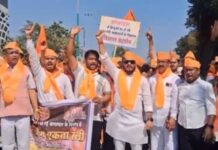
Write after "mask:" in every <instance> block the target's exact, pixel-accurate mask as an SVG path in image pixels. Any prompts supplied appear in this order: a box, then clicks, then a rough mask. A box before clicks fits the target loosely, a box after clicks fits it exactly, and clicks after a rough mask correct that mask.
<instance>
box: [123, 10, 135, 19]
mask: <svg viewBox="0 0 218 150" xmlns="http://www.w3.org/2000/svg"><path fill="white" fill-rule="evenodd" d="M124 19H126V20H132V21H135V20H136V18H135V15H134V13H133V11H132V10H128V13H127V15H126V16H125V17H124Z"/></svg>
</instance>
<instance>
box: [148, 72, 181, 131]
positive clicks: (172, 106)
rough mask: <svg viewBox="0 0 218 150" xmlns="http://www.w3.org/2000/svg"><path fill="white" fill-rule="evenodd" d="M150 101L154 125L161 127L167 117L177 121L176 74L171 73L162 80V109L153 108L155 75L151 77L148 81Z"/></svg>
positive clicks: (177, 80) (177, 78)
mask: <svg viewBox="0 0 218 150" xmlns="http://www.w3.org/2000/svg"><path fill="white" fill-rule="evenodd" d="M149 81H150V86H151V93H152V100H153V108H154V112H153V119H154V125H155V126H158V127H162V126H164V124H165V121H166V119H167V117H172V118H174V119H177V108H178V105H177V94H178V88H177V85H178V84H179V81H180V78H179V76H177V75H176V74H174V73H172V74H171V75H169V76H168V77H166V78H164V105H163V107H162V108H157V107H156V106H155V88H156V83H157V80H156V75H154V76H152V77H151V78H150V79H149Z"/></svg>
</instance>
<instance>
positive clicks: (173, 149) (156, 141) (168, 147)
mask: <svg viewBox="0 0 218 150" xmlns="http://www.w3.org/2000/svg"><path fill="white" fill-rule="evenodd" d="M177 149H178V138H177V130H176V129H175V130H174V131H171V132H170V131H168V130H167V129H166V128H165V127H156V126H154V127H153V128H152V129H151V150H177Z"/></svg>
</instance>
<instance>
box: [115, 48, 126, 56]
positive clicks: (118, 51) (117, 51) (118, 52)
mask: <svg viewBox="0 0 218 150" xmlns="http://www.w3.org/2000/svg"><path fill="white" fill-rule="evenodd" d="M125 51H126V50H125V49H124V48H123V47H120V46H118V47H115V54H113V56H115V57H117V56H120V57H121V56H123V54H124V53H125Z"/></svg>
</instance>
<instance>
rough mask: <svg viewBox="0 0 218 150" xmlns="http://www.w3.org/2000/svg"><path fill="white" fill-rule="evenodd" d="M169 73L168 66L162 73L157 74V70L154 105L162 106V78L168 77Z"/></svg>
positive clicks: (170, 72)
mask: <svg viewBox="0 0 218 150" xmlns="http://www.w3.org/2000/svg"><path fill="white" fill-rule="evenodd" d="M170 74H172V71H171V69H170V68H167V70H166V71H165V72H164V73H163V74H159V73H158V72H157V74H156V76H157V83H156V87H155V98H156V99H155V106H156V107H157V108H162V107H163V105H164V81H163V80H164V78H166V77H168V76H169V75H170Z"/></svg>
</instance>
